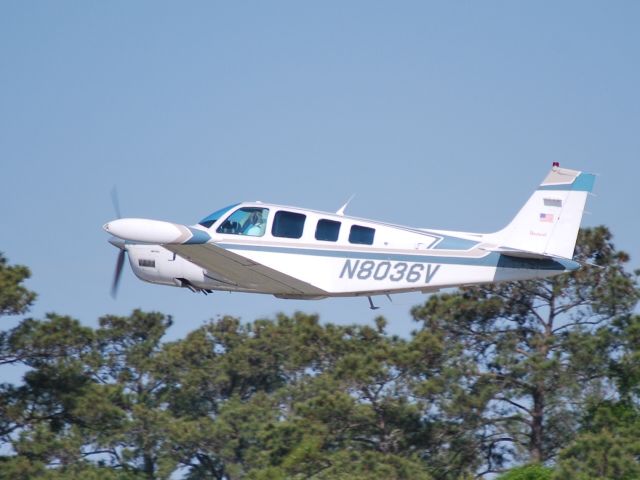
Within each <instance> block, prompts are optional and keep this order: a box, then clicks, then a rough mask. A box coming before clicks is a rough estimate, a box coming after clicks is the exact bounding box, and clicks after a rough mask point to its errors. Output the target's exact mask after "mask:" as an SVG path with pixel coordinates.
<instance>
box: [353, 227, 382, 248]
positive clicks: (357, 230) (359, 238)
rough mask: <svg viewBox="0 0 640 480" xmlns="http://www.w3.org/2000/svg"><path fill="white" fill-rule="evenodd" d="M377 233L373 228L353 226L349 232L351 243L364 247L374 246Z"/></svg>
mask: <svg viewBox="0 0 640 480" xmlns="http://www.w3.org/2000/svg"><path fill="white" fill-rule="evenodd" d="M375 234H376V231H375V229H373V228H369V227H362V226H360V225H352V226H351V231H350V232H349V243H359V244H362V245H373V237H374V236H375Z"/></svg>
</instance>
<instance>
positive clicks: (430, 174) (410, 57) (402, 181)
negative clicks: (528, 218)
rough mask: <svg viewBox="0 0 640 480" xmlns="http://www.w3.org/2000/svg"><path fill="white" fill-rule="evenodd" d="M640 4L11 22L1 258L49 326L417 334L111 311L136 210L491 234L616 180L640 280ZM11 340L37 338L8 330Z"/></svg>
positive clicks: (171, 216)
mask: <svg viewBox="0 0 640 480" xmlns="http://www.w3.org/2000/svg"><path fill="white" fill-rule="evenodd" d="M639 23H640V3H638V2H631V1H619V2H602V1H599V2H590V1H566V2H551V1H540V2H511V1H503V2H500V1H486V2H471V1H465V2H462V1H460V2H437V3H436V2H422V1H420V2H371V1H362V2H358V1H352V2H338V1H332V2H293V1H292V2H280V1H275V2H209V1H207V2H156V1H154V2H150V1H139V2H125V1H114V2H97V1H93V2H92V1H88V2H68V1H57V2H19V1H6V2H2V3H0V172H1V174H2V176H1V178H2V188H1V189H0V251H3V252H4V253H5V255H6V256H7V257H8V258H9V260H10V262H11V263H21V264H26V265H28V266H29V267H30V268H31V269H32V272H33V277H32V279H31V280H30V281H29V283H28V285H29V287H30V288H32V289H33V290H35V291H37V292H38V294H39V299H38V301H37V303H36V305H35V306H34V308H33V309H32V312H31V314H32V315H33V316H35V317H39V318H41V317H42V316H43V315H44V313H45V312H49V311H55V312H57V313H64V314H69V315H71V316H74V317H76V318H78V319H79V320H81V321H82V322H83V323H85V324H87V325H95V324H96V322H97V319H98V317H99V316H101V315H103V314H107V313H113V314H122V315H126V314H129V313H130V312H131V310H132V309H134V308H137V307H140V308H143V309H145V310H158V311H161V312H164V313H167V314H171V315H173V316H174V320H175V321H176V324H175V325H174V327H172V331H171V335H172V336H173V337H180V336H183V335H184V334H185V333H186V332H187V331H189V330H192V329H194V328H196V327H198V326H199V325H200V324H201V323H202V322H203V321H205V320H207V319H210V318H215V317H216V316H218V315H223V314H231V315H236V316H240V317H241V318H242V319H244V320H253V319H256V318H259V317H272V316H273V315H274V314H275V313H276V312H280V311H283V312H285V313H292V312H294V311H295V310H303V311H305V312H309V313H319V314H320V316H321V318H322V319H323V320H324V321H331V322H336V323H350V322H359V323H366V322H372V319H373V318H374V316H375V315H376V314H378V313H380V314H382V315H385V316H386V317H387V318H388V319H389V320H390V326H389V330H390V331H392V332H394V333H399V334H402V335H405V334H407V333H408V332H409V331H410V330H411V329H412V328H414V325H413V323H412V322H411V320H410V315H409V309H410V307H411V306H412V305H415V304H418V303H420V302H421V301H422V300H423V299H424V297H423V296H421V295H417V294H416V295H413V294H411V295H400V296H396V297H395V299H394V303H393V304H389V303H388V301H387V300H386V299H384V298H380V299H376V302H377V303H379V304H380V305H381V306H383V308H382V309H381V310H378V311H377V312H375V313H374V312H371V311H370V310H368V305H367V301H366V299H328V300H323V301H313V302H298V301H287V300H278V299H275V298H273V297H269V296H261V295H247V294H229V293H215V294H213V295H210V296H207V297H205V296H202V295H195V294H192V293H190V292H189V291H187V290H181V289H172V288H169V287H161V286H155V285H151V284H145V283H142V282H140V281H139V280H137V279H136V278H135V277H134V276H133V274H132V273H131V271H130V270H129V269H127V271H126V272H125V274H124V275H123V280H122V283H121V288H120V292H119V296H118V298H117V300H115V301H114V300H113V299H112V298H111V297H110V295H109V288H110V282H111V279H112V275H113V268H114V265H115V260H116V256H117V250H116V249H115V248H113V247H112V246H111V245H109V244H108V243H107V239H108V235H107V234H106V233H105V232H103V231H102V228H101V227H102V225H103V224H104V223H105V222H107V221H108V220H110V219H113V218H114V216H115V214H114V211H113V206H112V204H111V199H110V191H111V189H112V187H113V186H114V185H116V186H117V188H118V191H119V195H120V205H121V210H122V213H123V215H124V216H139V217H148V218H157V219H165V220H170V221H175V222H180V223H186V224H192V223H196V222H197V221H198V220H199V219H201V218H203V217H205V216H206V215H208V214H209V213H210V212H212V211H214V210H216V209H218V208H220V207H222V206H224V205H228V204H230V203H234V202H237V201H242V200H262V201H265V202H277V203H282V204H289V205H299V206H303V207H309V208H315V209H320V210H328V211H335V210H336V209H337V208H338V207H340V205H342V204H343V203H344V201H345V200H346V199H347V198H348V197H349V196H350V195H351V194H354V193H355V194H356V197H355V199H354V200H353V201H352V203H351V205H350V207H349V209H348V213H351V214H353V215H357V216H360V217H370V218H375V219H382V220H385V221H390V222H394V223H400V224H407V225H412V226H419V227H432V228H444V229H457V230H468V231H492V230H497V229H499V228H501V227H502V226H503V225H504V224H506V223H507V221H508V220H509V219H510V218H511V217H512V216H513V215H514V214H515V213H516V211H517V210H518V209H519V207H520V206H521V205H522V204H523V203H524V201H525V200H526V199H527V198H528V196H529V194H530V192H531V191H532V190H533V189H534V188H535V186H536V185H537V184H538V183H539V182H540V180H542V178H543V177H544V175H545V174H546V172H547V171H548V169H549V168H550V166H551V162H552V161H558V162H560V163H561V164H562V165H563V166H566V167H570V168H576V169H580V170H585V171H588V172H592V173H597V174H600V176H599V177H598V179H597V182H596V188H595V193H596V196H594V197H592V198H590V200H589V203H588V210H589V211H590V212H591V214H590V215H588V216H587V217H586V218H585V221H584V224H585V225H597V224H605V225H607V226H609V227H610V228H611V230H612V231H613V233H614V235H615V243H616V245H617V246H618V247H619V248H622V249H625V250H627V251H628V252H630V253H631V255H632V266H634V267H637V266H638V259H639V258H640V247H639V246H638V242H637V237H638V233H639V231H638V230H639V227H638V223H637V221H636V218H637V215H636V209H637V206H638V195H637V192H636V186H637V182H638V178H639V177H640V161H639V160H640V158H639V156H640V155H639V152H640V93H639V88H638V85H640V29H638V24H639ZM2 321H3V324H4V325H3V328H7V327H9V326H11V325H12V324H15V322H16V321H17V320H16V319H9V318H3V319H2Z"/></svg>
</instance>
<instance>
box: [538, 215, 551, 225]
mask: <svg viewBox="0 0 640 480" xmlns="http://www.w3.org/2000/svg"><path fill="white" fill-rule="evenodd" d="M540 221H541V222H548V223H552V222H553V215H552V214H551V213H541V214H540Z"/></svg>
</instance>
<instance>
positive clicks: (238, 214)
mask: <svg viewBox="0 0 640 480" xmlns="http://www.w3.org/2000/svg"><path fill="white" fill-rule="evenodd" d="M268 216H269V209H268V208H262V207H245V208H239V209H238V210H236V211H235V212H233V213H232V214H231V215H229V217H228V218H226V219H225V221H224V222H222V223H221V224H220V226H219V227H218V229H217V230H216V232H218V233H232V234H234V235H249V236H252V237H261V236H263V235H264V232H265V228H266V226H267V218H268Z"/></svg>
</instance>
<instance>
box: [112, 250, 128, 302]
mask: <svg viewBox="0 0 640 480" xmlns="http://www.w3.org/2000/svg"><path fill="white" fill-rule="evenodd" d="M111 243H114V242H111ZM123 243H124V242H123ZM114 245H115V243H114ZM116 247H118V248H120V247H119V246H118V245H116ZM126 253H127V251H126V250H125V249H124V246H123V247H122V249H121V250H120V252H119V253H118V260H117V261H116V271H115V273H114V274H113V283H112V284H111V296H112V297H113V298H116V296H117V294H118V285H119V284H120V277H121V276H122V267H123V266H124V256H125V254H126Z"/></svg>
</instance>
